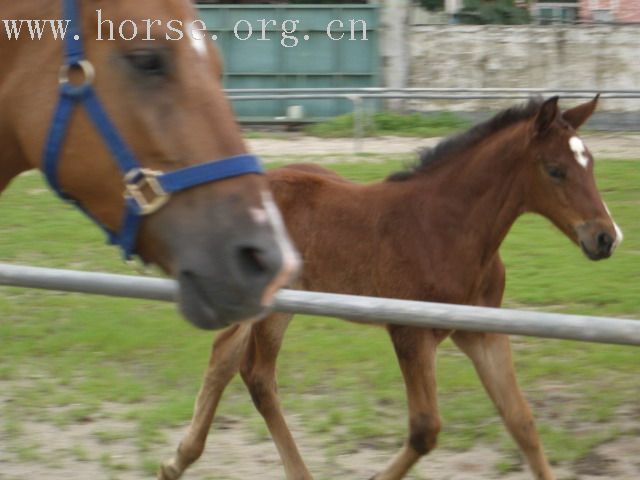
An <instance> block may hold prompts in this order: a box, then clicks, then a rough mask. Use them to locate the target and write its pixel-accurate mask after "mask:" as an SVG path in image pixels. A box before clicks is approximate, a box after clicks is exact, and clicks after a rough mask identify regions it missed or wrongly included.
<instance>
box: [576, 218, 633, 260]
mask: <svg viewBox="0 0 640 480" xmlns="http://www.w3.org/2000/svg"><path fill="white" fill-rule="evenodd" d="M606 223H607V224H605V222H601V221H597V220H596V221H589V222H585V223H583V224H581V225H579V226H578V227H576V229H575V230H576V234H577V236H578V243H579V244H580V247H581V248H582V251H583V252H584V254H585V255H586V256H587V258H589V260H603V259H605V258H609V257H610V256H611V255H613V252H614V251H615V249H616V247H617V246H618V245H619V244H620V242H621V241H622V232H621V231H620V229H619V228H617V226H616V225H608V223H609V222H606Z"/></svg>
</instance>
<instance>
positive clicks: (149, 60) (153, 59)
mask: <svg viewBox="0 0 640 480" xmlns="http://www.w3.org/2000/svg"><path fill="white" fill-rule="evenodd" d="M125 59H126V60H127V62H129V64H130V65H131V66H132V67H133V68H134V69H135V70H136V71H138V72H140V73H143V74H144V75H147V76H150V77H163V76H166V75H167V73H168V71H169V68H168V65H167V61H166V58H165V55H164V54H163V53H162V52H158V51H155V50H134V51H132V52H129V53H127V54H126V55H125Z"/></svg>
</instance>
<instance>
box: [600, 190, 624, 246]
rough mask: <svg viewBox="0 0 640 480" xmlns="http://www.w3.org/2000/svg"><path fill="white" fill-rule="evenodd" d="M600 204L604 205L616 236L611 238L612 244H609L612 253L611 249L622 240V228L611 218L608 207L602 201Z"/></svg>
mask: <svg viewBox="0 0 640 480" xmlns="http://www.w3.org/2000/svg"><path fill="white" fill-rule="evenodd" d="M602 204H603V205H604V209H605V210H606V211H607V214H608V215H609V218H610V219H611V223H613V228H614V229H615V231H616V238H615V239H614V240H613V245H612V246H611V252H612V253H613V251H614V250H615V249H616V248H617V247H618V245H620V244H621V243H622V240H624V234H623V233H622V230H621V229H620V227H619V226H618V224H617V223H616V222H615V221H614V220H613V217H612V216H611V212H610V211H609V207H607V204H606V203H605V202H602Z"/></svg>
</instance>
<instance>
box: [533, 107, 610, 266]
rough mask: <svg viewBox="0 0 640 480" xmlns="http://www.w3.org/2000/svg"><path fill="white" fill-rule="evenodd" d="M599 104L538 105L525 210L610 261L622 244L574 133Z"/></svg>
mask: <svg viewBox="0 0 640 480" xmlns="http://www.w3.org/2000/svg"><path fill="white" fill-rule="evenodd" d="M597 102H598V96H596V97H595V98H594V99H593V100H591V101H590V102H587V103H584V104H582V105H579V106H577V107H574V108H572V109H570V110H566V111H564V112H560V110H559V109H558V97H553V98H551V99H549V100H547V101H545V102H543V103H541V104H540V108H539V110H538V111H537V113H536V114H535V115H534V116H533V117H532V119H531V123H530V128H531V130H530V133H531V141H530V143H529V145H528V155H527V158H528V159H529V163H528V174H529V178H530V180H529V181H528V183H527V184H528V195H527V200H526V203H527V205H526V207H527V209H529V210H532V211H534V212H536V213H539V214H542V215H544V216H545V217H547V218H549V219H550V220H551V221H552V222H553V223H554V224H555V225H556V226H557V227H558V228H559V229H560V230H561V231H563V232H564V233H565V235H567V236H568V237H569V238H570V239H571V240H573V241H574V242H575V243H576V244H578V245H580V247H581V248H582V250H583V252H584V253H585V254H586V256H587V257H588V258H590V259H591V260H600V259H603V258H608V257H610V256H611V255H612V254H613V252H614V250H615V248H616V247H617V246H618V244H619V243H620V242H621V241H622V231H621V230H620V228H619V227H618V225H616V223H615V222H614V221H613V219H612V218H611V214H610V213H609V210H608V208H607V206H606V205H605V203H604V202H603V201H602V198H601V197H600V193H599V192H598V189H597V187H596V183H595V179H594V161H593V156H592V155H591V152H590V151H589V149H588V148H587V147H586V146H585V144H584V142H583V141H582V139H581V138H580V137H579V136H578V133H577V130H578V128H579V127H580V126H581V125H582V124H583V123H584V122H585V121H586V120H587V119H588V118H589V117H590V116H591V114H592V113H593V111H594V110H595V108H596V105H597Z"/></svg>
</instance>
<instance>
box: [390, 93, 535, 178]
mask: <svg viewBox="0 0 640 480" xmlns="http://www.w3.org/2000/svg"><path fill="white" fill-rule="evenodd" d="M543 102H544V99H543V98H541V97H533V98H531V99H530V100H529V101H528V102H527V103H524V104H521V105H516V106H514V107H511V108H507V109H506V110H502V111H501V112H498V113H497V114H496V115H495V116H493V117H492V118H490V119H489V120H487V121H485V122H482V123H478V124H477V125H474V126H473V127H471V128H470V129H469V130H467V131H466V132H463V133H458V134H454V135H452V136H450V137H447V138H445V139H444V140H442V141H441V142H439V143H438V144H437V145H436V146H435V147H432V148H425V149H423V150H421V151H420V152H419V156H418V159H417V161H416V162H415V164H413V165H411V166H409V168H408V169H407V170H403V171H400V172H396V173H392V174H391V175H389V176H388V177H387V180H388V181H391V182H402V181H404V180H408V179H409V178H412V177H413V176H414V174H416V173H420V172H424V171H425V170H427V169H429V168H430V167H432V166H433V165H435V164H439V163H440V162H441V161H444V160H445V159H447V158H451V157H452V156H453V154H455V153H458V152H461V151H463V150H465V149H467V148H470V147H472V146H473V145H475V144H477V143H478V142H480V141H481V140H482V139H484V138H485V137H487V136H488V135H491V134H493V133H496V132H498V131H500V130H502V129H503V128H506V127H508V126H510V125H513V124H514V123H517V122H520V121H522V120H529V119H530V118H532V117H533V116H534V115H535V114H536V113H538V111H539V110H540V106H541V105H542V103H543Z"/></svg>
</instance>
